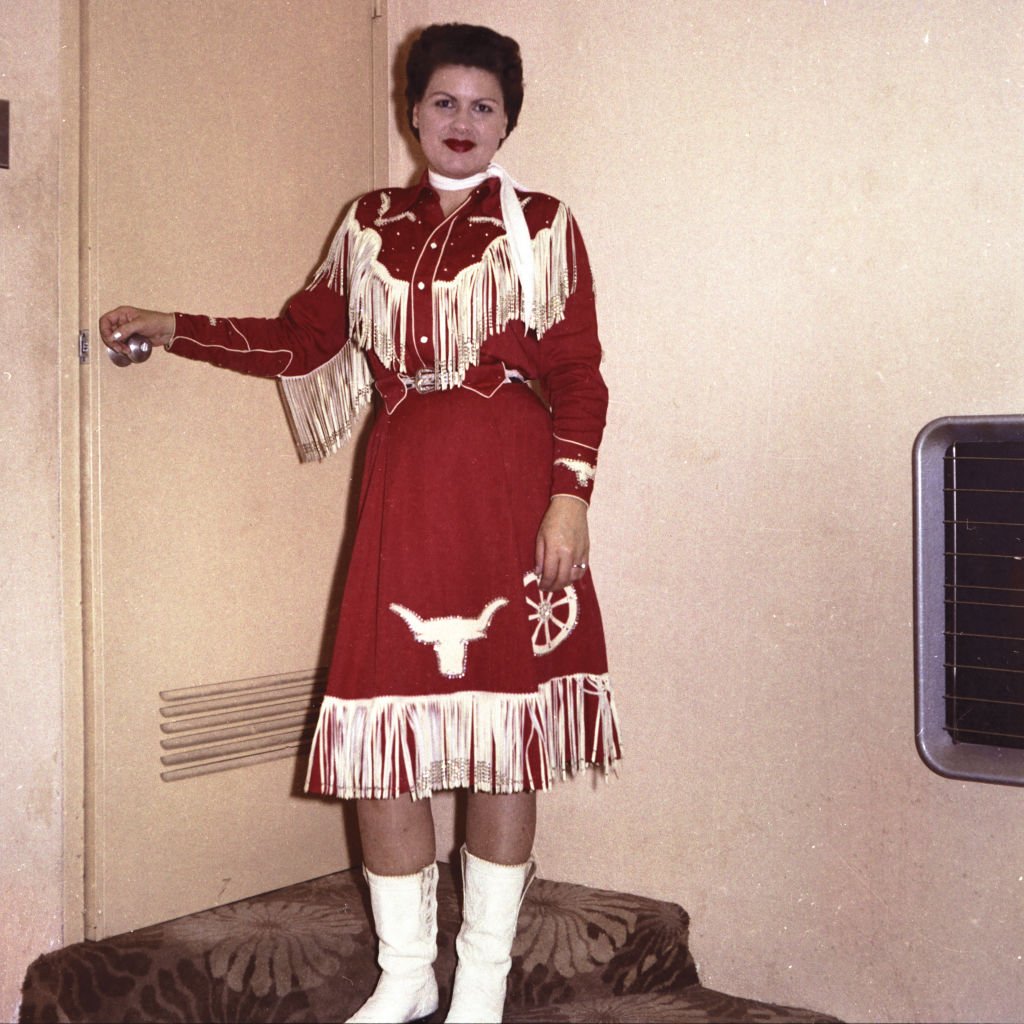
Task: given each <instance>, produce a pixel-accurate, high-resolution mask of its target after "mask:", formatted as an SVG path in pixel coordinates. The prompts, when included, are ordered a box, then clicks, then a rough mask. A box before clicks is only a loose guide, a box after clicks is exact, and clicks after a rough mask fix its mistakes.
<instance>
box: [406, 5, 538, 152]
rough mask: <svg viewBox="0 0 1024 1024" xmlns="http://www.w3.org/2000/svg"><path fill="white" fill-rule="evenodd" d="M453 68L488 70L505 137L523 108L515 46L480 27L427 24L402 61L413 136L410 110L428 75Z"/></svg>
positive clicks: (519, 59)
mask: <svg viewBox="0 0 1024 1024" xmlns="http://www.w3.org/2000/svg"><path fill="white" fill-rule="evenodd" d="M452 64H454V65H456V66H459V67H467V68H481V69H482V70H484V71H489V72H490V73H491V74H492V75H494V77H495V78H497V79H498V82H499V83H500V84H501V96H502V100H503V101H504V103H505V113H506V115H507V116H508V129H507V134H509V135H511V134H512V129H513V128H515V126H516V121H518V120H519V111H520V110H521V109H522V106H523V60H522V57H521V56H520V55H519V44H518V43H517V42H516V41H515V40H514V39H512V38H511V37H510V36H503V35H499V34H498V33H497V32H495V31H494V30H493V29H489V28H485V27H484V26H483V25H462V24H456V23H453V24H448V25H430V26H428V27H427V28H425V29H424V30H423V31H422V32H421V33H420V35H419V37H418V38H417V40H416V42H414V43H413V44H412V47H411V48H410V50H409V57H408V59H407V60H406V62H405V102H406V111H405V113H406V117H407V118H408V119H409V127H410V128H411V129H412V133H413V135H415V136H416V138H417V139H418V138H419V137H420V133H419V132H418V131H417V130H416V127H415V126H414V125H413V123H412V108H413V107H414V106H415V105H416V104H417V103H419V102H420V100H422V99H423V94H424V93H425V92H426V91H427V83H428V82H429V81H430V76H431V75H432V74H433V73H434V72H435V71H436V70H437V69H438V68H440V67H445V66H447V65H452Z"/></svg>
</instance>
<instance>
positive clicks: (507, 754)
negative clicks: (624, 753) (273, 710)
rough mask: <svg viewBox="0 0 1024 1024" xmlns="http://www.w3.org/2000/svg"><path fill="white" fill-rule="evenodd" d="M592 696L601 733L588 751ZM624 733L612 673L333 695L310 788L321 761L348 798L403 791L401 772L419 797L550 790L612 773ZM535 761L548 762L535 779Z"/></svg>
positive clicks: (332, 788) (327, 789) (334, 787)
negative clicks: (500, 685) (403, 693)
mask: <svg viewBox="0 0 1024 1024" xmlns="http://www.w3.org/2000/svg"><path fill="white" fill-rule="evenodd" d="M589 704H593V705H594V707H593V712H592V721H593V723H594V735H593V739H592V742H591V746H590V749H589V750H587V749H586V719H587V715H586V710H587V706H588V705H589ZM617 736H618V718H617V714H616V711H615V701H614V698H613V697H612V693H611V689H610V688H609V685H608V677H607V675H588V674H580V675H571V676H562V677H559V678H556V679H550V680H548V681H547V682H546V683H542V684H541V685H540V686H539V687H538V689H537V691H536V693H527V694H516V693H487V692H483V691H479V690H474V691H468V692H464V693H455V694H451V695H446V696H434V697H374V698H371V699H368V700H342V699H340V698H338V697H325V698H324V703H323V706H322V707H321V709H320V720H319V722H318V723H317V727H316V733H315V735H314V737H313V748H312V752H311V754H310V758H309V768H308V771H307V774H306V788H307V789H308V788H309V784H310V779H311V778H312V777H313V769H314V767H315V768H316V769H317V775H318V777H319V783H320V791H321V792H323V793H325V794H329V795H333V796H337V797H342V798H363V799H367V798H371V799H373V798H384V797H395V796H398V793H399V789H400V785H401V780H402V778H403V776H404V778H405V779H406V780H407V781H408V783H409V789H410V792H411V793H412V796H413V797H414V798H415V799H422V798H426V797H429V796H430V795H431V793H433V792H434V791H435V790H443V789H458V788H465V787H470V786H472V788H473V789H475V790H477V791H481V792H486V793H521V792H523V791H526V790H537V789H541V790H544V789H549V788H550V787H551V784H552V781H553V780H554V779H555V778H556V777H557V778H565V777H566V776H567V775H569V774H571V773H573V772H576V771H579V770H581V769H583V768H586V767H589V766H594V765H596V766H599V767H602V768H603V769H604V772H605V775H607V774H608V772H609V770H612V769H613V768H614V762H615V761H616V760H617V758H618V756H619V754H618V745H617ZM534 748H535V749H534ZM491 753H493V757H491V756H489V755H490V754H491ZM531 760H533V761H534V762H535V763H537V764H539V766H540V767H539V771H538V773H537V774H538V777H536V778H535V777H534V771H533V770H532V769H531V766H530V762H531Z"/></svg>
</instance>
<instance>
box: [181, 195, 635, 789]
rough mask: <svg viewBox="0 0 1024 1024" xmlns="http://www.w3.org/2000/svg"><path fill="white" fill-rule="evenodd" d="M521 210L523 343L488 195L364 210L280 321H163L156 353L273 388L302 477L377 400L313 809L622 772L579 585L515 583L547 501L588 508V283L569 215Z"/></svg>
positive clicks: (593, 370) (591, 465)
mask: <svg viewBox="0 0 1024 1024" xmlns="http://www.w3.org/2000/svg"><path fill="white" fill-rule="evenodd" d="M518 195H519V199H520V204H521V206H522V208H523V213H524V215H525V217H526V222H527V226H528V228H529V232H530V236H531V240H532V248H533V256H534V270H535V302H534V324H535V325H536V326H535V329H533V330H530V331H527V330H526V329H525V326H524V318H523V315H522V314H523V311H522V304H523V300H522V293H521V288H520V284H519V280H518V277H517V275H516V272H515V270H514V269H513V264H512V262H511V259H510V252H509V242H508V239H507V237H506V234H505V228H504V224H503V221H502V216H501V208H500V201H499V183H498V179H496V178H488V179H487V180H486V181H485V182H484V183H483V184H482V185H480V186H479V187H478V188H476V189H475V190H474V192H473V193H472V195H471V196H470V197H469V199H468V200H467V201H466V202H465V203H464V204H463V205H462V206H461V207H460V208H459V209H458V210H456V211H455V212H454V213H453V214H451V215H450V216H448V217H445V216H444V215H443V213H442V211H441V206H440V202H439V199H438V195H437V193H436V192H434V190H433V189H432V188H431V187H430V186H429V185H428V184H427V183H426V180H425V178H424V180H422V181H421V182H420V184H419V185H417V186H415V187H412V188H406V189H385V190H382V191H378V192H371V193H368V194H367V195H365V196H363V197H362V198H361V199H359V200H358V201H357V202H356V203H355V204H354V205H353V206H352V208H351V209H350V210H349V212H348V214H347V215H346V217H345V219H344V221H343V223H342V225H341V227H340V228H339V230H338V233H337V235H336V236H335V239H334V242H333V244H332V246H331V250H330V254H329V255H328V257H327V259H326V261H325V262H324V264H323V265H322V266H321V267H320V269H319V271H318V272H317V274H316V276H315V278H314V280H313V282H312V284H310V286H309V287H308V288H307V289H306V290H305V291H303V292H301V293H300V294H299V295H297V296H296V297H295V298H294V299H293V300H292V301H291V303H290V304H289V306H288V309H287V310H286V312H285V313H284V315H283V316H281V317H279V318H277V319H254V318H226V319H215V318H209V317H202V316H192V315H186V314H177V315H176V326H175V334H174V338H173V339H172V341H171V343H170V346H169V347H170V349H171V351H172V352H174V353H175V354H177V355H182V356H186V357H188V358H191V359H200V360H203V361H205V362H209V363H213V364H215V365H217V366H224V367H227V368H229V369H233V370H239V371H241V372H243V373H251V374H257V375H260V376H266V377H277V378H278V379H279V382H280V387H281V391H282V395H283V398H284V402H285V406H286V408H287V409H288V413H289V417H290V420H291V424H292V428H293V432H294V434H295V438H296V443H297V445H298V447H299V452H300V456H301V457H302V458H303V459H304V460H308V459H316V458H323V457H325V456H326V455H328V454H330V453H331V452H332V451H335V450H336V449H337V448H339V447H340V446H341V445H342V444H343V443H344V442H345V441H346V440H347V438H348V437H349V434H350V432H351V428H352V423H353V421H354V419H355V417H356V416H357V415H358V414H359V412H360V410H361V409H362V407H363V406H364V405H366V404H367V403H368V402H369V401H370V399H371V398H372V396H373V395H374V393H376V396H377V399H378V406H379V408H378V410H377V415H376V419H375V422H374V424H373V428H372V433H371V436H370V440H369V447H368V451H367V457H366V468H365V475H364V479H363V481H362V488H361V492H360V501H359V510H358V523H357V528H356V539H355V546H354V550H353V553H352V559H351V563H350V567H349V571H348V577H347V580H346V585H345V592H344V596H343V599H342V606H341V615H340V621H339V624H338V632H337V636H336V639H335V651H334V656H333V659H332V663H331V668H330V673H329V677H328V684H327V692H326V696H325V698H324V702H323V706H322V708H321V712H320V720H319V724H318V726H317V730H316V734H315V737H314V741H313V747H312V752H311V754H310V761H309V770H308V775H307V782H306V788H307V790H308V791H309V792H312V793H327V794H334V795H336V796H339V797H390V796H395V795H397V794H399V793H405V792H411V793H412V794H413V796H415V797H426V796H429V795H430V794H431V792H433V791H434V790H438V789H449V788H453V787H463V786H466V787H470V788H473V789H476V790H480V791H485V792H492V793H516V792H522V791H524V790H534V789H546V788H548V786H550V784H551V782H552V781H553V780H554V779H556V778H558V777H563V776H565V775H566V774H568V773H570V772H574V771H576V770H578V769H581V768H583V767H585V766H587V765H597V766H600V767H603V768H604V769H605V771H607V770H608V769H609V768H610V767H611V766H612V765H613V764H614V762H615V761H616V760H617V759H618V758H619V756H620V755H619V737H618V723H617V719H616V714H615V706H614V701H613V699H612V693H611V689H610V686H609V680H608V666H607V662H606V658H605V647H604V635H603V631H602V627H601V615H600V610H599V608H598V603H597V599H596V597H595V594H594V588H593V580H592V576H591V574H590V572H587V573H586V574H585V575H584V576H583V578H582V579H581V580H579V581H578V582H576V583H574V584H572V585H570V586H569V587H567V588H566V589H565V590H564V591H557V592H554V593H548V592H542V591H541V590H540V589H539V588H538V580H537V578H536V576H535V575H534V572H533V570H534V561H535V553H534V545H535V541H536V536H537V529H538V527H539V525H540V522H541V519H542V518H543V516H544V512H545V511H546V509H547V506H548V502H549V501H550V498H551V496H552V495H555V494H568V495H572V496H574V497H576V498H579V499H580V500H583V501H589V498H590V494H591V491H592V489H593V480H594V471H595V467H596V460H597V450H598V446H599V444H600V441H601V434H602V431H603V429H604V422H605V412H606V408H607V389H606V387H605V384H604V381H603V380H602V378H601V374H600V370H599V363H600V358H601V347H600V343H599V341H598V334H597V323H596V319H595V312H594V294H593V285H592V281H591V276H590V268H589V265H588V262H587V256H586V251H585V249H584V246H583V240H582V238H581V236H580V234H579V230H578V228H577V227H576V223H575V221H574V220H573V218H572V216H571V214H570V213H569V211H568V209H567V208H566V207H565V206H564V205H563V204H562V203H560V202H559V201H558V200H556V199H553V198H552V197H550V196H547V195H543V194H541V193H534V192H521V193H519V194H518ZM523 380H526V381H537V382H539V385H540V388H541V390H542V391H543V393H544V395H545V398H546V399H547V402H548V403H549V404H545V403H544V402H542V401H541V400H540V399H539V398H538V397H537V395H536V394H535V392H534V390H533V389H532V388H531V387H529V386H527V384H525V383H523Z"/></svg>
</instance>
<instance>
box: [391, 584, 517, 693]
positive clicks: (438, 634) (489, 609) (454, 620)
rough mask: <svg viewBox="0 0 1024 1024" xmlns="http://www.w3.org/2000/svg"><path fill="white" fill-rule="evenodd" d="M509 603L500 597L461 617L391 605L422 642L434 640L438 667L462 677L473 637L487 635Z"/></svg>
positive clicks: (450, 677) (448, 674)
mask: <svg viewBox="0 0 1024 1024" xmlns="http://www.w3.org/2000/svg"><path fill="white" fill-rule="evenodd" d="M507 604H508V601H507V600H506V599H505V598H503V597H496V598H495V599H494V600H493V601H491V603H490V604H488V605H487V606H486V607H485V608H484V610H483V611H482V612H481V613H480V614H479V615H478V616H477V617H476V618H475V619H461V618H458V617H457V616H454V615H446V616H443V617H441V618H437V619H421V618H420V617H419V616H418V615H417V614H416V613H415V612H413V611H410V610H409V609H408V608H405V607H403V606H402V605H400V604H392V605H389V606H388V607H389V608H390V609H391V610H392V611H393V612H394V613H395V614H396V615H397V616H398V617H399V618H400V619H401V620H402V621H403V622H404V623H405V624H406V625H407V626H408V627H409V629H410V630H412V635H413V636H414V637H415V638H416V639H417V640H418V641H419V642H420V643H421V644H431V645H432V646H433V648H434V653H435V654H436V655H437V670H438V671H439V672H440V673H441V675H443V676H447V677H448V678H449V679H461V678H462V676H464V675H465V674H466V648H467V646H468V645H469V642H470V641H471V640H482V639H483V638H484V637H485V636H487V627H488V626H490V624H491V619H492V618H494V613H495V612H496V611H497V610H498V609H499V608H503V607H504V606H505V605H507Z"/></svg>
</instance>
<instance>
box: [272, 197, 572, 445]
mask: <svg viewBox="0 0 1024 1024" xmlns="http://www.w3.org/2000/svg"><path fill="white" fill-rule="evenodd" d="M383 209H384V208H383V207H382V213H383ZM382 245H383V240H382V238H381V236H380V234H379V233H378V232H377V231H375V230H374V229H373V228H372V227H361V226H360V224H359V221H358V220H357V218H356V207H355V206H353V207H352V208H351V209H350V210H349V213H348V214H347V216H346V217H345V219H344V221H343V222H342V224H341V227H340V228H339V229H338V231H337V233H336V235H335V237H334V241H333V242H332V243H331V248H330V252H329V253H328V255H327V258H326V259H325V260H324V262H323V264H322V265H321V266H320V269H319V270H318V271H317V273H316V275H315V276H314V278H313V281H312V282H311V283H310V285H309V287H310V288H313V287H315V286H316V285H317V284H319V283H320V282H321V281H326V282H327V285H328V287H330V288H333V289H334V290H335V291H337V292H338V293H339V294H340V295H345V296H347V301H348V319H349V339H348V341H347V342H346V344H345V345H344V346H343V347H342V349H341V351H340V352H338V354H337V355H336V356H334V357H333V358H331V359H329V360H328V361H327V362H326V363H324V364H323V365H321V366H318V367H317V368H316V369H315V370H312V371H310V372H309V373H307V374H305V375H304V376H301V377H281V378H279V380H280V388H281V396H282V398H283V399H284V404H285V408H286V409H287V411H288V418H289V420H290V422H291V425H292V432H293V434H294V435H295V444H296V447H297V448H298V450H299V458H300V459H301V460H302V461H303V462H311V461H314V460H319V459H324V458H326V457H327V456H328V455H330V454H332V453H333V452H336V451H337V450H338V449H339V448H340V447H341V446H342V445H343V444H344V443H345V442H346V441H347V440H348V438H349V437H350V435H351V433H352V427H353V424H354V423H355V421H356V419H357V417H358V416H359V414H360V412H361V411H362V410H363V409H364V408H365V407H366V405H367V404H369V401H370V395H371V391H372V386H373V380H372V377H371V374H370V368H369V366H368V365H367V362H366V353H367V352H368V351H372V352H373V353H374V354H375V355H376V356H377V357H378V359H380V361H381V362H382V363H383V364H384V366H386V367H388V368H390V369H392V370H395V371H397V372H399V373H405V371H406V366H405V352H406V348H407V344H408V343H407V339H406V332H407V330H408V323H409V302H410V299H409V282H408V281H401V280H398V279H397V278H395V277H393V276H392V274H391V273H390V271H388V269H387V268H386V267H385V266H384V265H383V264H382V263H381V262H380V260H379V257H380V251H381V247H382ZM532 247H533V267H534V293H535V294H534V302H533V307H534V308H533V310H532V311H527V310H526V309H524V308H523V307H524V304H525V302H526V299H525V297H524V295H523V289H522V286H521V284H520V282H519V276H518V274H517V273H516V270H515V266H514V265H513V260H512V250H511V243H510V241H509V238H508V236H507V235H504V234H503V235H499V236H498V237H497V238H495V239H493V240H492V241H491V242H490V244H489V245H488V246H487V247H486V249H485V250H484V252H483V254H482V256H481V257H480V259H479V261H478V262H476V263H474V264H472V265H471V266H468V267H466V268H464V269H463V270H462V271H460V272H459V273H458V274H457V275H456V276H455V278H454V279H453V280H451V281H434V282H433V284H432V285H431V295H432V302H433V310H434V316H433V325H432V328H433V339H434V352H433V369H434V372H435V381H436V386H437V388H438V389H439V390H446V389H448V388H453V387H459V386H460V385H461V384H462V382H463V380H464V378H465V376H466V372H467V371H468V370H469V369H470V367H473V366H476V365H478V363H479V362H480V349H481V348H482V346H483V345H484V343H485V342H486V341H487V339H488V338H489V337H490V336H491V335H493V334H495V333H496V332H500V331H502V330H504V329H505V327H506V326H507V325H508V323H509V321H511V320H513V319H516V318H520V319H523V320H526V319H527V313H528V312H530V313H531V314H532V315H531V317H530V322H531V323H532V324H533V325H534V326H535V329H536V332H537V336H538V338H540V337H543V335H544V333H545V332H546V331H548V330H549V329H550V328H551V327H552V326H553V325H554V324H556V323H558V322H559V321H560V320H562V319H564V317H565V311H566V304H567V302H568V300H569V296H570V295H571V294H572V293H573V291H575V289H576V252H575V237H574V235H573V231H572V214H571V213H570V212H569V209H568V207H566V206H565V205H563V204H559V206H558V210H557V212H556V213H555V216H554V218H553V220H552V223H551V225H550V226H549V227H546V228H541V229H540V230H539V231H538V232H537V234H536V235H535V236H534V238H533V239H532ZM570 270H571V273H570Z"/></svg>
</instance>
